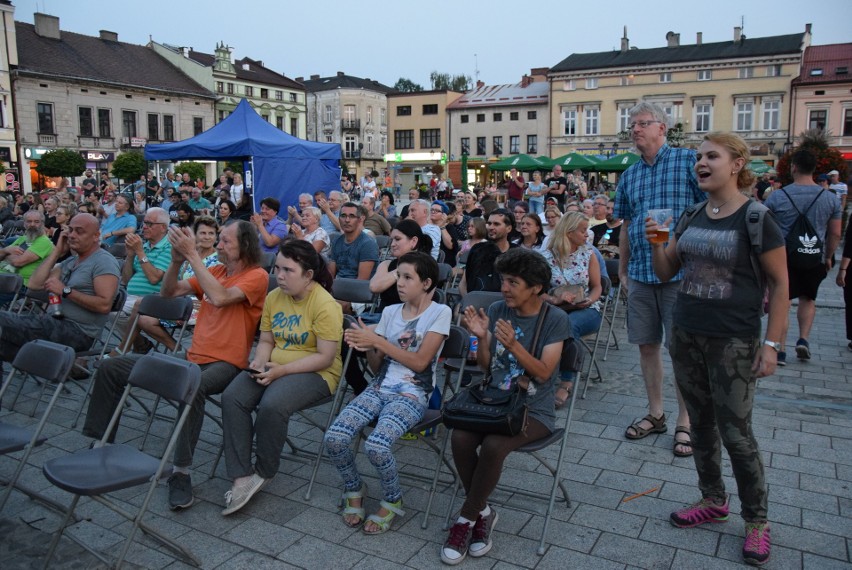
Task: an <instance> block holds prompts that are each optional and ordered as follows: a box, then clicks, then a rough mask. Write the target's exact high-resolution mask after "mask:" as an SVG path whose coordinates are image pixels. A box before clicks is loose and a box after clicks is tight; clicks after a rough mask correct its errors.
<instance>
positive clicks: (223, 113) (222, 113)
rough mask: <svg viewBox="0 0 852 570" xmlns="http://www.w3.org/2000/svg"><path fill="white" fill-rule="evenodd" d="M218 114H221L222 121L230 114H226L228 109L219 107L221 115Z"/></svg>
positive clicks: (220, 120)
mask: <svg viewBox="0 0 852 570" xmlns="http://www.w3.org/2000/svg"><path fill="white" fill-rule="evenodd" d="M218 116H219V122H220V123H221V122H222V121H224V120H225V117H227V116H228V115H227V114H226V111H223V110H222V109H219V115H218Z"/></svg>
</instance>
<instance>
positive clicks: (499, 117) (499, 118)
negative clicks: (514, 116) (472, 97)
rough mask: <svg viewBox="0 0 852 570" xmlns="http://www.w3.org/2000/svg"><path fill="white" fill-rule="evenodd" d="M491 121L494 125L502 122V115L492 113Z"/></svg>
mask: <svg viewBox="0 0 852 570" xmlns="http://www.w3.org/2000/svg"><path fill="white" fill-rule="evenodd" d="M493 120H494V122H495V123H499V122H500V121H502V120H503V113H494V117H493Z"/></svg>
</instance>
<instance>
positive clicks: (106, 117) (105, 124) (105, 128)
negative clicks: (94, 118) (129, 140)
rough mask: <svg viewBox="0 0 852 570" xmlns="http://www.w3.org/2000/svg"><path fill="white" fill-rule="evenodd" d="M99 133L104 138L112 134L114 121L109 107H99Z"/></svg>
mask: <svg viewBox="0 0 852 570" xmlns="http://www.w3.org/2000/svg"><path fill="white" fill-rule="evenodd" d="M98 134H99V135H100V136H101V137H102V138H109V137H111V136H112V121H110V110H109V109H98Z"/></svg>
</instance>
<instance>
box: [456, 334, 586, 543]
mask: <svg viewBox="0 0 852 570" xmlns="http://www.w3.org/2000/svg"><path fill="white" fill-rule="evenodd" d="M581 356H582V351H581V349H580V347H578V346H577V343H576V342H574V340H573V339H568V340H566V341H565V344H564V346H563V348H562V359H561V362H560V365H559V369H560V370H573V371H574V372H577V373H578V374H579V373H580V371H581V370H582V368H583V366H582V357H581ZM577 364H579V365H577ZM576 401H577V390H574V391H572V393H571V404H570V405H569V406H568V413H567V414H566V416H565V419H564V423H563V426H562V427H559V424H558V422H559V420H557V428H556V429H555V430H554V431H553V432H551V433H550V434H549V435H547V436H545V437H543V438H541V439H538V440H536V441H532V442H530V443H528V444H526V445H524V446H521V447H519V448H518V449H516V450H515V451H514V452H515V453H526V454H528V455H530V456H531V457H533V458H534V459H535V460H536V461H538V463H539V465H541V466H542V467H544V469H545V470H546V471H547V472H548V473H550V476H551V477H552V478H553V482H552V484H551V487H550V492H549V493H548V494H544V493H538V492H535V491H528V490H526V489H523V488H520V487H519V486H517V485H500V484H498V485H497V489H496V490H499V491H502V492H505V493H510V494H511V496H514V495H521V496H523V497H530V498H534V499H544V500H546V501H547V510H546V511H545V514H544V524H543V525H542V528H541V536H540V538H539V543H538V550H537V553H538V555H539V556H543V555H544V551H545V548H544V545H545V538H546V537H547V529H548V527H549V526H550V519H551V516H552V515H553V507H554V505H555V504H556V489H557V488H559V490H560V491H561V492H562V499H560V501H559V502H563V501H564V503H565V506H566V507H570V506H571V498H570V496H569V495H568V489H567V487H566V486H565V483H563V481H562V477H561V473H562V464H563V463H564V461H563V458H564V455H565V444H566V442H567V441H568V430H569V429H570V428H571V416H572V415H573V413H574V404H575V403H576ZM554 444H558V445H559V452H558V454H557V457H556V462H555V463H552V462H551V461H550V460H548V459H547V458H546V457H544V456H543V455H542V454H541V453H539V452H541V451H543V450H544V449H546V448H548V447H550V446H551V445H554ZM458 488H459V482H457V483H456V485H455V488H454V489H453V495H452V498H451V499H450V505H449V507H448V508H447V517H446V520H445V522H444V528H445V529H446V528H449V523H450V518H451V515H452V513H453V503H455V500H456V496H457V495H458ZM511 496H510V499H511ZM488 502H489V503H493V504H498V505H503V506H507V507H509V508H512V509H516V510H519V511H523V512H526V513H530V514H533V515H540V514H541V513H540V512H538V511H535V510H533V509H530V508H529V507H527V502H526V501H524V502H523V504H522V505H519V504H518V503H512V504H511V505H509V504H508V500H507V501H501V500H499V499H497V498H495V497H494V494H493V493H492V495H491V496H490V497H489V498H488Z"/></svg>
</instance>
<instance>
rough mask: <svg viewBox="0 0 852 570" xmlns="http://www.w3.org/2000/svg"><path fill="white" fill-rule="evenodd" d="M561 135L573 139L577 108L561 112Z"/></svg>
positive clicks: (575, 131) (575, 132) (575, 128)
mask: <svg viewBox="0 0 852 570" xmlns="http://www.w3.org/2000/svg"><path fill="white" fill-rule="evenodd" d="M562 125H563V128H562V134H563V135H565V136H566V137H573V136H575V135H576V134H577V108H576V107H570V108H567V109H563V110H562Z"/></svg>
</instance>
